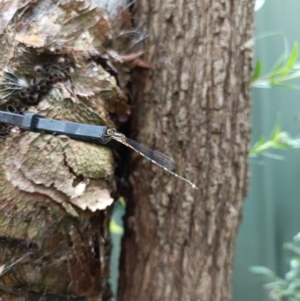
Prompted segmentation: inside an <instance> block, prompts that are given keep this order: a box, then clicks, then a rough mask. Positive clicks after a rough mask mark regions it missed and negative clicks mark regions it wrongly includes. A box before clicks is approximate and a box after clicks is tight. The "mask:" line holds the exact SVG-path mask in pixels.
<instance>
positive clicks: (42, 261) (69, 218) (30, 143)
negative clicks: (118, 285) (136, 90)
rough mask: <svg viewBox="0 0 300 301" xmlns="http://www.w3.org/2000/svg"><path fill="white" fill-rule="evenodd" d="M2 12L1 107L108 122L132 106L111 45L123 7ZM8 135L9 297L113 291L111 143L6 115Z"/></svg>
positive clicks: (2, 250) (3, 287)
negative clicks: (16, 123)
mask: <svg viewBox="0 0 300 301" xmlns="http://www.w3.org/2000/svg"><path fill="white" fill-rule="evenodd" d="M122 11H123V12H124V9H122ZM0 12H1V18H0V38H1V44H0V67H1V68H0V110H8V111H13V112H15V113H20V114H22V113H23V112H24V111H27V110H29V111H35V112H37V113H39V114H40V115H42V116H44V117H48V118H55V119H62V120H69V121H75V122H81V123H87V124H95V125H107V126H109V127H116V122H115V121H116V120H118V117H119V116H124V115H126V114H127V115H128V114H129V113H130V110H129V106H128V105H127V97H126V95H125V94H124V93H123V91H122V90H121V89H120V86H119V84H118V79H116V77H115V73H116V71H115V69H114V67H113V65H112V61H113V59H112V56H110V55H109V53H108V52H109V51H108V50H109V49H110V50H114V51H115V52H116V51H117V50H118V46H116V45H117V43H116V42H120V41H118V39H117V37H118V35H119V31H120V30H121V29H122V28H121V27H120V28H119V27H118V21H119V20H120V18H119V17H118V18H113V17H112V15H108V13H107V11H106V10H105V9H104V8H103V7H100V6H98V4H97V3H96V2H95V1H92V0H83V1H73V0H63V1H53V0H39V1H35V0H28V1H17V0H16V1H2V2H1V1H0ZM119 25H120V24H119ZM122 26H123V25H122ZM117 28H118V29H117ZM114 43H115V44H114ZM121 45H123V46H124V45H125V46H126V44H125V41H124V40H123V41H122V43H121ZM125 46H124V47H125ZM127 46H128V45H127ZM115 52H114V55H113V56H114V58H115V59H117V60H118V62H120V61H121V60H120V59H118V54H117V53H115ZM119 66H120V64H119ZM122 68H123V69H124V68H125V66H122ZM121 73H122V72H121ZM0 137H1V138H3V139H0V299H1V301H2V300H5V301H8V300H9V301H10V300H20V299H22V300H25V299H26V300H29V301H30V300H45V301H52V300H59V301H63V300H72V299H73V298H74V299H75V300H86V299H85V298H89V300H92V299H93V298H95V300H99V299H100V298H102V299H103V300H104V299H105V298H106V300H107V298H108V297H109V295H110V290H109V287H108V285H107V283H108V281H107V279H108V276H109V275H108V263H109V260H108V256H107V255H108V253H109V249H110V247H109V243H108V221H109V214H108V213H109V212H107V211H101V210H104V209H106V207H107V206H108V205H110V204H111V203H112V202H113V198H112V196H111V192H112V191H114V190H115V183H114V181H113V172H114V168H113V167H114V160H113V156H112V151H111V150H110V149H109V148H107V147H105V146H99V145H95V144H92V143H85V142H81V141H75V140H72V139H70V138H68V137H66V136H60V135H49V134H45V133H34V132H26V131H23V130H20V128H18V127H11V126H6V125H3V124H2V125H1V124H0ZM76 298H77V299H76Z"/></svg>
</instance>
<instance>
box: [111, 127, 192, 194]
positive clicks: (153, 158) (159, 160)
mask: <svg viewBox="0 0 300 301" xmlns="http://www.w3.org/2000/svg"><path fill="white" fill-rule="evenodd" d="M106 134H107V138H106V141H105V142H108V141H110V140H112V139H113V140H116V141H118V142H120V143H122V144H124V145H126V146H127V147H129V148H131V149H132V150H134V151H135V152H136V153H138V154H139V155H141V156H143V157H144V158H146V159H147V160H149V161H150V162H152V163H153V164H155V165H157V166H158V167H160V168H162V169H163V170H165V171H166V172H168V173H169V174H171V175H172V176H174V177H176V178H179V179H181V180H183V181H185V182H186V183H188V184H190V185H191V186H192V188H194V189H198V187H197V186H196V185H195V184H194V183H192V182H190V181H189V180H187V179H185V178H183V177H181V176H180V175H178V174H177V173H175V172H173V171H172V170H171V169H173V168H174V165H175V164H174V162H173V161H172V160H171V159H170V158H169V157H167V156H166V155H164V154H161V153H159V152H157V151H154V150H152V149H149V148H147V147H145V146H143V145H142V144H140V143H138V142H136V141H134V140H131V139H129V138H127V137H126V136H125V135H123V134H122V133H119V132H117V131H116V130H115V129H108V130H107V132H106Z"/></svg>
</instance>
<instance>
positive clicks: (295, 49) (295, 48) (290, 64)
mask: <svg viewBox="0 0 300 301" xmlns="http://www.w3.org/2000/svg"><path fill="white" fill-rule="evenodd" d="M298 52H299V47H298V43H294V46H293V49H292V52H291V54H290V56H289V58H288V61H287V64H286V67H287V68H288V69H289V70H290V69H292V68H293V67H294V65H295V63H296V60H297V57H298Z"/></svg>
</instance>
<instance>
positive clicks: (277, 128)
mask: <svg viewBox="0 0 300 301" xmlns="http://www.w3.org/2000/svg"><path fill="white" fill-rule="evenodd" d="M280 131H281V121H280V117H279V116H277V120H276V124H275V127H274V129H273V131H272V133H271V137H270V140H273V141H277V140H278V137H279V134H280Z"/></svg>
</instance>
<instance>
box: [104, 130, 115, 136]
mask: <svg viewBox="0 0 300 301" xmlns="http://www.w3.org/2000/svg"><path fill="white" fill-rule="evenodd" d="M115 132H116V129H107V131H106V134H107V135H108V136H113V135H114V133H115Z"/></svg>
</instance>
